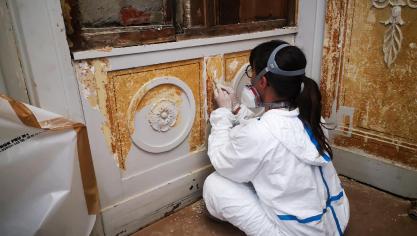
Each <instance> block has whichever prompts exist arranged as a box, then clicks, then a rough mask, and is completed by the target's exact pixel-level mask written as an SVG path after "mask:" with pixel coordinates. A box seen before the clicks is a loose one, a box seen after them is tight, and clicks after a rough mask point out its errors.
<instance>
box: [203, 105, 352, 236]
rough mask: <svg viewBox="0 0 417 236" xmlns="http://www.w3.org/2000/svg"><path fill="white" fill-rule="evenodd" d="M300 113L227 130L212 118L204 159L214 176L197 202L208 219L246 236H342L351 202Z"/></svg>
mask: <svg viewBox="0 0 417 236" xmlns="http://www.w3.org/2000/svg"><path fill="white" fill-rule="evenodd" d="M298 114H299V111H298V109H295V110H292V111H288V110H283V109H272V110H269V111H267V112H266V113H264V114H263V116H262V117H260V118H252V119H249V120H247V121H246V122H243V123H242V122H241V124H239V125H237V126H235V127H233V123H235V119H236V116H234V115H233V114H232V113H231V112H230V110H228V109H226V108H218V109H217V110H215V111H213V112H212V113H211V117H210V122H211V125H212V130H211V134H210V137H209V142H208V155H209V157H210V160H211V163H212V164H213V166H214V168H215V169H216V172H214V173H212V174H211V175H210V176H208V177H207V179H206V181H205V183H204V189H203V197H204V201H205V203H206V206H207V209H208V211H209V212H210V214H211V215H213V216H214V217H216V218H218V219H220V220H224V221H229V222H230V223H232V224H233V225H235V226H237V227H238V228H240V229H241V230H242V231H244V232H245V233H246V234H247V235H268V236H271V235H342V234H343V231H344V230H345V228H346V225H347V223H348V220H349V202H348V199H347V197H346V195H345V192H344V190H343V188H342V186H341V183H340V180H339V178H338V176H337V173H336V171H335V169H334V167H333V164H332V162H331V160H330V158H329V157H328V156H327V155H323V156H321V155H320V154H319V153H318V151H317V148H316V146H315V144H313V142H315V139H314V137H313V138H311V137H310V135H309V131H307V130H306V129H305V128H304V126H303V124H302V122H301V120H300V119H299V118H298Z"/></svg>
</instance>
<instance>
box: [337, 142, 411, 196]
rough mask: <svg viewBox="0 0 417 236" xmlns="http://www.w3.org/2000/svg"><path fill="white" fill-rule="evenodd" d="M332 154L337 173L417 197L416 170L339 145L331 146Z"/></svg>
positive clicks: (380, 187)
mask: <svg viewBox="0 0 417 236" xmlns="http://www.w3.org/2000/svg"><path fill="white" fill-rule="evenodd" d="M333 154H334V158H333V164H334V166H335V168H336V170H337V172H338V173H339V174H341V175H344V176H347V177H349V178H352V179H355V180H358V181H360V182H363V183H366V184H369V185H371V186H374V187H376V188H379V189H382V190H385V191H387V192H390V193H393V194H396V195H399V196H402V197H406V198H413V199H417V170H412V169H410V168H406V167H402V166H399V165H396V164H395V163H392V162H387V161H385V160H381V159H379V158H376V157H371V156H364V155H360V154H357V153H354V152H351V151H349V150H347V149H344V148H340V147H333Z"/></svg>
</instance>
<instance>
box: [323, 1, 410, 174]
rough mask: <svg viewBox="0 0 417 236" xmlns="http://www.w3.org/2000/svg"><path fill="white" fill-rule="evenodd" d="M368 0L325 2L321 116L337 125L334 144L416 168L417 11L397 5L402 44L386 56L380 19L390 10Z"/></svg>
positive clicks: (389, 14) (385, 16)
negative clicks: (399, 8)
mask: <svg viewBox="0 0 417 236" xmlns="http://www.w3.org/2000/svg"><path fill="white" fill-rule="evenodd" d="M379 2H382V1H379ZM386 2H388V1H386ZM372 3H373V2H372V1H362V0H356V1H347V0H343V1H339V0H338V1H336V0H334V1H328V9H327V16H326V36H325V43H324V58H323V66H322V72H323V78H322V80H321V88H322V91H323V103H324V115H325V116H326V117H328V118H330V120H331V121H333V122H336V123H337V125H338V128H337V129H336V132H335V135H334V136H333V143H334V144H335V145H337V146H340V147H347V148H349V150H352V151H355V152H357V153H358V154H360V155H368V156H369V155H370V156H375V157H382V158H384V159H386V160H390V161H395V162H396V163H398V164H405V165H407V166H409V167H417V100H416V98H417V97H416V94H417V81H416V75H417V47H416V46H415V45H416V42H417V41H416V40H417V14H416V10H415V9H413V8H410V7H404V8H402V12H401V14H402V19H403V20H404V24H403V25H402V26H401V32H402V34H403V35H404V37H403V39H402V42H401V43H402V45H403V46H402V49H401V52H400V53H398V52H399V49H398V51H397V53H396V55H395V58H394V57H392V56H393V54H391V56H389V57H391V59H390V60H388V61H387V54H386V50H385V49H384V48H386V47H385V46H384V44H386V40H385V41H384V34H386V27H385V26H384V25H383V24H381V23H380V21H381V20H383V19H390V17H391V14H392V13H391V11H388V10H384V11H382V10H381V9H378V8H375V7H372ZM398 27H399V26H398ZM384 58H385V60H384ZM394 59H395V60H394ZM388 62H389V63H388ZM385 63H387V64H389V65H390V66H389V67H387V65H386V64H385Z"/></svg>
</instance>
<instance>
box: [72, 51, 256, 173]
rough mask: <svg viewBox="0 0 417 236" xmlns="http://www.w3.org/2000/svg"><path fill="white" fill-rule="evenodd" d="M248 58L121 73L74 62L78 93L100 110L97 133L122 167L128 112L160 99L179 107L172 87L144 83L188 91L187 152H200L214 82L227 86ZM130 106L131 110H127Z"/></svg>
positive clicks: (214, 59)
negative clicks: (169, 80) (191, 113)
mask: <svg viewBox="0 0 417 236" xmlns="http://www.w3.org/2000/svg"><path fill="white" fill-rule="evenodd" d="M248 57H249V52H238V53H232V54H227V55H216V56H212V57H206V58H199V59H194V60H187V61H179V62H172V63H164V64H158V65H152V66H146V67H140V68H133V69H127V70H120V71H108V66H107V61H106V60H100V59H95V60H88V61H83V62H79V63H77V65H76V70H77V77H78V80H79V81H80V84H81V85H82V86H81V87H82V88H81V91H82V94H83V95H84V97H85V98H86V100H87V101H88V102H89V104H90V105H91V106H92V107H93V108H96V109H98V110H100V112H101V114H102V115H103V117H104V119H105V122H104V123H103V124H102V131H103V135H104V138H105V140H106V142H107V144H108V146H109V150H110V151H111V152H112V153H113V155H114V157H115V159H116V161H117V164H118V166H119V168H121V169H126V165H125V164H126V158H127V156H128V154H129V151H130V150H131V148H132V146H133V145H132V141H131V138H130V133H133V132H135V127H134V125H133V121H132V117H134V114H133V113H135V112H138V111H140V110H141V109H143V108H144V107H145V106H148V105H151V104H153V103H155V102H157V101H159V100H160V99H163V98H165V97H166V98H170V100H173V99H174V100H175V102H176V103H177V104H179V103H181V97H180V94H181V92H182V91H180V90H179V89H178V88H177V87H175V86H173V85H160V86H157V87H155V88H153V89H151V90H147V89H146V86H147V83H149V82H150V81H151V80H152V79H154V78H158V77H164V76H172V77H176V78H178V79H180V80H182V81H183V82H185V83H186V84H187V86H188V87H189V88H190V89H191V91H192V93H193V96H194V99H195V102H196V114H195V119H194V124H193V126H192V129H191V132H190V136H189V137H188V143H189V152H193V151H201V150H204V148H205V145H206V144H205V140H206V128H207V122H206V121H207V117H206V116H205V114H210V112H211V111H212V110H213V109H214V108H215V102H214V100H213V87H212V86H213V81H214V80H215V81H217V82H220V83H224V84H225V85H229V86H231V85H232V84H233V79H234V77H235V76H236V74H237V72H238V71H239V70H240V69H241V68H242V66H243V65H244V64H245V63H247V61H248ZM144 88H145V89H144ZM139 90H143V91H145V92H146V94H144V97H143V98H141V99H140V101H135V94H136V93H137V91H139ZM131 103H132V104H134V106H135V108H134V109H130V110H129V105H130V104H131ZM205 104H207V106H206V105H205ZM130 113H132V114H130ZM182 115H183V114H178V116H177V122H181V116H182ZM136 132H140V131H136ZM134 148H136V147H134Z"/></svg>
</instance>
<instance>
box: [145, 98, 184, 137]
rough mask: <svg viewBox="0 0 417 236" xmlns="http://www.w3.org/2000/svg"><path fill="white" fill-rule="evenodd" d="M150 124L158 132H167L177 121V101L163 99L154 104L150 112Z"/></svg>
mask: <svg viewBox="0 0 417 236" xmlns="http://www.w3.org/2000/svg"><path fill="white" fill-rule="evenodd" d="M148 121H149V124H150V126H151V127H152V128H153V129H154V130H155V131H158V132H166V131H168V130H169V129H171V127H172V126H174V124H175V121H177V108H176V106H175V102H173V101H170V100H165V99H162V100H160V101H159V102H158V103H155V104H153V105H152V108H151V109H150V110H149V113H148Z"/></svg>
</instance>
